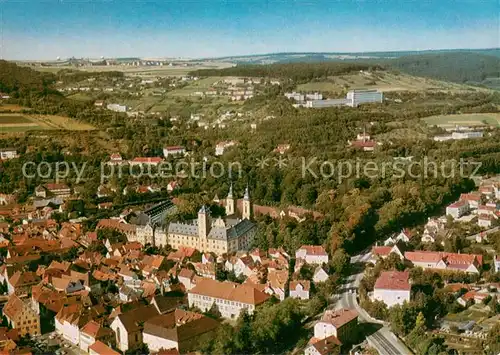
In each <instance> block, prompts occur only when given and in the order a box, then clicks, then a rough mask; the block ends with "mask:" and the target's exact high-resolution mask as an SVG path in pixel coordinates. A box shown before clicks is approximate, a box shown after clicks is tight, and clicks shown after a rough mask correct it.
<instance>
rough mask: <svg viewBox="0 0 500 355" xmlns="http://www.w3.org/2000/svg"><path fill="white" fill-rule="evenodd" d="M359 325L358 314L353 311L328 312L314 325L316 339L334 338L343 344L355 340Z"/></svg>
mask: <svg viewBox="0 0 500 355" xmlns="http://www.w3.org/2000/svg"><path fill="white" fill-rule="evenodd" d="M357 324H358V313H357V312H356V311H355V310H353V309H344V308H342V309H338V310H335V311H332V310H327V311H325V313H323V316H322V317H321V319H320V320H319V321H318V322H317V323H316V324H315V325H314V338H316V339H325V338H329V337H331V336H334V337H335V338H337V339H338V340H340V341H341V342H343V343H344V342H347V341H349V340H350V339H352V338H353V335H354V334H355V332H354V330H355V328H356V326H357Z"/></svg>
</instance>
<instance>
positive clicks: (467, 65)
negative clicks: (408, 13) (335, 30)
mask: <svg viewBox="0 0 500 355" xmlns="http://www.w3.org/2000/svg"><path fill="white" fill-rule="evenodd" d="M486 53H488V52H486ZM299 60H300V61H302V62H301V63H296V62H295V61H299ZM314 60H316V61H317V62H316V63H312V61H314ZM369 68H377V69H380V68H385V69H396V70H399V71H401V72H403V73H407V74H411V75H415V76H422V77H428V78H433V79H439V80H445V81H450V82H455V83H475V84H481V83H482V82H483V81H485V80H486V79H487V78H498V77H500V57H498V56H494V55H486V54H480V53H473V52H444V53H439V54H433V53H430V54H416V55H409V56H404V57H400V58H395V59H364V60H342V61H341V60H338V59H328V58H326V57H325V56H323V55H318V54H316V55H313V54H310V55H308V56H305V57H298V58H294V59H293V60H290V62H289V63H279V64H268V65H250V64H241V65H237V66H235V67H232V68H226V69H220V70H217V69H203V70H197V71H193V72H191V73H190V74H191V75H196V76H246V77H265V78H280V79H290V80H293V81H294V82H296V83H302V82H307V81H310V80H313V79H322V78H326V77H328V76H334V75H342V74H346V73H350V72H353V71H358V70H366V69H369Z"/></svg>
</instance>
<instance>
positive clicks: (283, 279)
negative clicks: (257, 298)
mask: <svg viewBox="0 0 500 355" xmlns="http://www.w3.org/2000/svg"><path fill="white" fill-rule="evenodd" d="M287 282H288V270H272V271H269V273H268V275H267V284H266V289H265V292H266V293H268V294H270V295H274V296H275V297H276V298H277V299H279V300H280V301H284V300H285V288H286V284H287Z"/></svg>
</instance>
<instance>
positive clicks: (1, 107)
mask: <svg viewBox="0 0 500 355" xmlns="http://www.w3.org/2000/svg"><path fill="white" fill-rule="evenodd" d="M28 110H30V108H29V107H23V106H19V105H15V104H0V112H21V111H28Z"/></svg>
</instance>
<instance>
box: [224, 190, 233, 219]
mask: <svg viewBox="0 0 500 355" xmlns="http://www.w3.org/2000/svg"><path fill="white" fill-rule="evenodd" d="M233 214H234V198H233V183H231V186H229V192H228V194H227V197H226V216H232V215H233Z"/></svg>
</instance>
